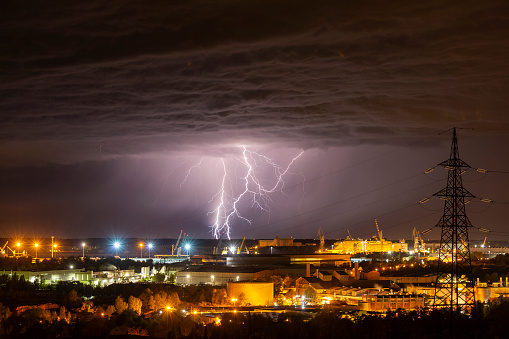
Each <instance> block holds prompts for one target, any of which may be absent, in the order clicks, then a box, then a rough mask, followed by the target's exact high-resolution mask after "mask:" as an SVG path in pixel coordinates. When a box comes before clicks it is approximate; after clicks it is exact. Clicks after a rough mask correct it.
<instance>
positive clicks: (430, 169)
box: [424, 167, 435, 174]
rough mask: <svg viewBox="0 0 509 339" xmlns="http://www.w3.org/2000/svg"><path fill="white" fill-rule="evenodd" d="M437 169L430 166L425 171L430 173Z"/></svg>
mask: <svg viewBox="0 0 509 339" xmlns="http://www.w3.org/2000/svg"><path fill="white" fill-rule="evenodd" d="M434 169H435V167H431V168H428V169H427V170H425V171H424V173H426V174H428V173H429V172H432V171H433V170H434Z"/></svg>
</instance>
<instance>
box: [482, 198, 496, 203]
mask: <svg viewBox="0 0 509 339" xmlns="http://www.w3.org/2000/svg"><path fill="white" fill-rule="evenodd" d="M481 201H482V202H493V201H491V200H490V199H487V198H481Z"/></svg>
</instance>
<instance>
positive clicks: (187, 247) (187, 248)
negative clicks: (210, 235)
mask: <svg viewBox="0 0 509 339" xmlns="http://www.w3.org/2000/svg"><path fill="white" fill-rule="evenodd" d="M184 248H185V249H186V250H187V255H188V256H189V250H190V249H191V245H189V244H186V245H185V246H184Z"/></svg>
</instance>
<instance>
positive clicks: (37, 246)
mask: <svg viewBox="0 0 509 339" xmlns="http://www.w3.org/2000/svg"><path fill="white" fill-rule="evenodd" d="M34 247H35V260H37V249H38V248H39V244H38V243H35V244H34Z"/></svg>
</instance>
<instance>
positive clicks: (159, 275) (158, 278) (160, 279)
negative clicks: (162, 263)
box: [152, 273, 166, 282]
mask: <svg viewBox="0 0 509 339" xmlns="http://www.w3.org/2000/svg"><path fill="white" fill-rule="evenodd" d="M164 279H166V275H165V274H164V273H156V274H154V275H153V276H152V281H154V282H163V281H164Z"/></svg>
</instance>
